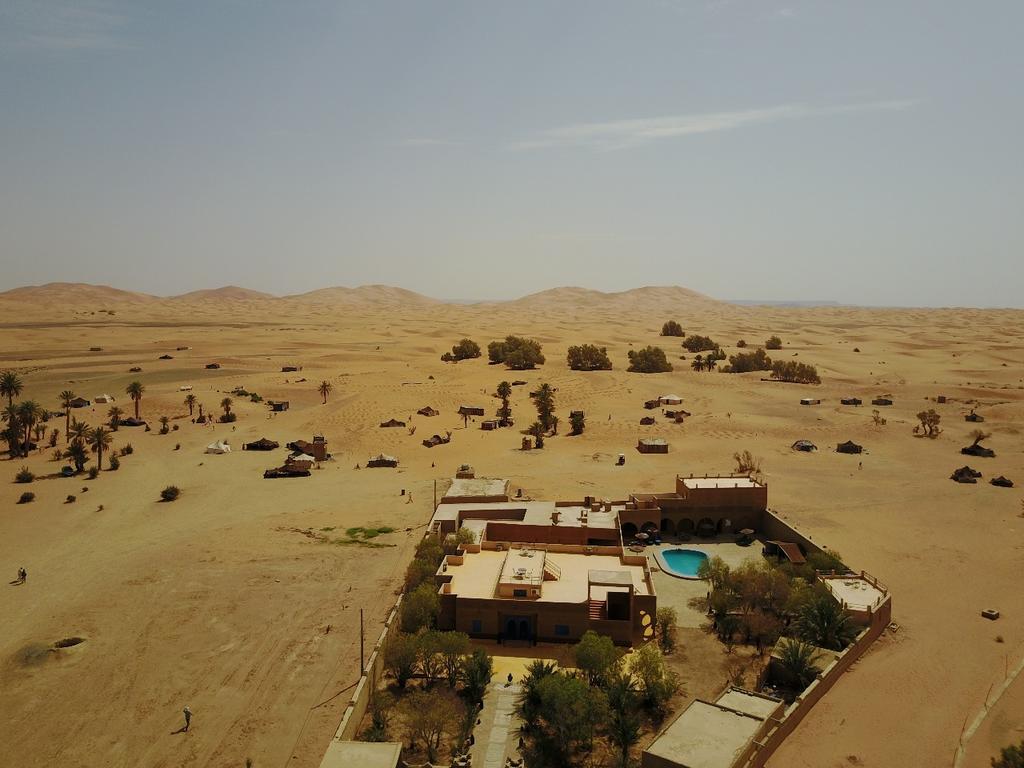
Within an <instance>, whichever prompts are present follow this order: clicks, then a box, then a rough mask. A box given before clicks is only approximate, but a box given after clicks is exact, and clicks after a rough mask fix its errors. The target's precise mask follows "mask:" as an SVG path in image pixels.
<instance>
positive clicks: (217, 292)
mask: <svg viewBox="0 0 1024 768" xmlns="http://www.w3.org/2000/svg"><path fill="white" fill-rule="evenodd" d="M274 298H277V297H276V296H274V295H273V294H270V293H264V292H263V291H254V290H252V289H251V288H239V287H238V286H237V285H225V286H224V287H223V288H206V289H204V290H201V291H191V292H189V293H183V294H181V295H180V296H172V297H171V299H172V301H178V300H181V301H218V300H228V301H253V300H259V299H274Z"/></svg>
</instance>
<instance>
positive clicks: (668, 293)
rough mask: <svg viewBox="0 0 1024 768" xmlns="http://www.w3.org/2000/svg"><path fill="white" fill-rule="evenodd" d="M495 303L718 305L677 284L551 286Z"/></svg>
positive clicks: (621, 307) (627, 307) (622, 307)
mask: <svg viewBox="0 0 1024 768" xmlns="http://www.w3.org/2000/svg"><path fill="white" fill-rule="evenodd" d="M497 303H501V304H504V305H505V306H510V307H517V308H522V309H530V310H546V309H572V308H597V309H610V310H615V311H620V312H628V311H636V310H639V309H648V310H651V311H654V310H662V309H671V308H672V307H680V308H696V307H711V306H719V305H720V304H721V302H719V301H717V300H716V299H712V298H711V297H710V296H705V295H704V294H702V293H697V291H691V290H690V289H688V288H681V287H679V286H647V287H644V288H631V289H630V290H627V291H615V292H610V293H606V292H604V291H595V290H593V289H590V288H576V287H565V288H551V289H549V290H546V291H541V292H539V293H531V294H530V295H528V296H523V297H522V298H521V299H513V300H512V301H506V302H497Z"/></svg>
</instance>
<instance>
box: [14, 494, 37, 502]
mask: <svg viewBox="0 0 1024 768" xmlns="http://www.w3.org/2000/svg"><path fill="white" fill-rule="evenodd" d="M35 500H36V495H35V494H34V493H32V491H25V492H24V493H23V494H21V496H20V497H18V503H19V504H29V503H31V502H33V501H35Z"/></svg>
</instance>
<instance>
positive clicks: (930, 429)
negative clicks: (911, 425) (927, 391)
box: [917, 408, 942, 438]
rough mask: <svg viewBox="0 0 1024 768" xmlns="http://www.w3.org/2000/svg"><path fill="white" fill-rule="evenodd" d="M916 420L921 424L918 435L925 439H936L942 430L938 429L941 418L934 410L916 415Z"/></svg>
mask: <svg viewBox="0 0 1024 768" xmlns="http://www.w3.org/2000/svg"><path fill="white" fill-rule="evenodd" d="M917 420H918V421H919V422H921V426H920V427H919V431H920V434H923V435H924V436H925V437H932V438H935V437H938V436H939V433H940V432H942V429H940V428H939V422H940V421H942V416H940V415H939V414H938V413H936V411H935V409H934V408H929V409H928V410H927V411H921V412H919V413H918V414H917Z"/></svg>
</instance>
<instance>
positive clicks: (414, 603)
mask: <svg viewBox="0 0 1024 768" xmlns="http://www.w3.org/2000/svg"><path fill="white" fill-rule="evenodd" d="M440 610H441V601H440V598H439V597H438V596H437V588H436V587H435V586H434V584H433V583H432V582H429V581H428V582H424V583H422V584H420V585H419V586H418V587H416V589H414V590H413V591H412V592H410V593H409V594H407V595H406V596H405V599H404V600H403V601H402V620H401V624H402V631H404V632H410V633H412V632H417V631H419V630H420V629H424V628H428V629H429V628H430V627H432V626H434V621H435V619H437V614H438V612H439V611H440Z"/></svg>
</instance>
